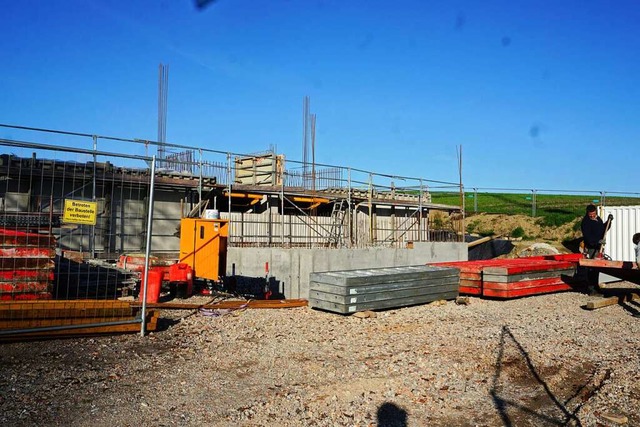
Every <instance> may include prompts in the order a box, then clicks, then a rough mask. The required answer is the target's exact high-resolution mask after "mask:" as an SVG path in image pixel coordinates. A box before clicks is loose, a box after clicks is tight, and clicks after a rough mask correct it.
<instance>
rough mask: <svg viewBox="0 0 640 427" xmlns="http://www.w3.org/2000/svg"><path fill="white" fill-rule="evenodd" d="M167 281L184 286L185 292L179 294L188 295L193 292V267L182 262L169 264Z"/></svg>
mask: <svg viewBox="0 0 640 427" xmlns="http://www.w3.org/2000/svg"><path fill="white" fill-rule="evenodd" d="M169 282H170V283H171V284H172V285H175V286H177V287H182V288H184V289H183V290H184V291H185V292H182V293H180V294H186V295H185V296H186V297H190V296H191V295H192V294H193V269H192V268H191V266H190V265H189V264H187V263H184V262H179V263H177V264H172V265H170V266H169Z"/></svg>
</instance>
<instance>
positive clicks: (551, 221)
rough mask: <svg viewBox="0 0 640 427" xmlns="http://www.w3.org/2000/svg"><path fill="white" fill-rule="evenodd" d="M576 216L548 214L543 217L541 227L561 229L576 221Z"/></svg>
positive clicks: (556, 213)
mask: <svg viewBox="0 0 640 427" xmlns="http://www.w3.org/2000/svg"><path fill="white" fill-rule="evenodd" d="M575 219H576V216H575V215H574V214H573V213H558V212H552V213H547V214H545V215H544V216H543V217H541V221H540V225H542V226H543V227H560V226H561V225H564V224H568V223H570V222H571V221H574V220H575Z"/></svg>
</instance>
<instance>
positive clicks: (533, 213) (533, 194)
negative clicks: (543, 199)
mask: <svg viewBox="0 0 640 427" xmlns="http://www.w3.org/2000/svg"><path fill="white" fill-rule="evenodd" d="M531 216H532V217H534V218H535V216H536V190H535V189H534V190H531Z"/></svg>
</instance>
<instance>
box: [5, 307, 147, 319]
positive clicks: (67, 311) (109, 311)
mask: <svg viewBox="0 0 640 427" xmlns="http://www.w3.org/2000/svg"><path fill="white" fill-rule="evenodd" d="M138 310H139V309H138V308H133V307H131V306H127V307H89V308H85V307H77V308H63V309H37V310H0V319H4V320H11V319H19V320H25V319H63V318H80V317H102V318H108V317H127V316H129V317H130V316H134V315H135V313H136V312H137V311H138Z"/></svg>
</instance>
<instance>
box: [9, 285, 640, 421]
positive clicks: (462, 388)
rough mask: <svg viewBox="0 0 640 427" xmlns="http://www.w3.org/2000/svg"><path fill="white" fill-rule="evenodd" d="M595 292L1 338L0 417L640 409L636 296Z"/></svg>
mask: <svg viewBox="0 0 640 427" xmlns="http://www.w3.org/2000/svg"><path fill="white" fill-rule="evenodd" d="M591 298H592V297H588V296H586V295H583V294H580V293H576V292H565V293H559V294H550V295H542V296H535V297H529V298H521V299H516V300H510V301H497V300H486V299H480V298H470V303H469V304H468V305H458V304H455V303H454V302H453V301H448V302H442V303H432V304H427V305H419V306H413V307H407V308H402V309H396V310H385V311H381V312H377V313H376V314H375V317H370V318H358V317H355V316H342V315H337V314H333V313H328V312H323V311H317V310H314V309H310V308H295V309H280V310H257V309H256V310H244V311H242V310H239V311H231V312H230V311H219V312H189V311H165V312H163V319H164V320H163V330H161V331H158V332H155V333H153V334H151V335H149V336H147V337H144V338H143V337H140V336H139V335H121V336H107V337H94V338H80V339H78V338H76V339H67V340H60V339H58V340H52V341H41V342H25V343H13V344H2V345H0V424H2V425H6V426H33V425H39V426H49V425H51V426H88V425H91V426H186V425H193V426H363V427H364V426H405V427H406V426H412V427H413V426H500V425H504V426H559V425H566V426H619V425H627V426H634V425H636V426H637V425H640V411H639V410H638V408H639V407H640V385H639V383H638V381H637V380H638V377H639V376H640V353H639V352H638V349H639V348H640V318H636V317H634V316H633V315H634V314H636V315H637V314H638V313H640V304H638V303H636V302H633V303H625V304H620V305H614V306H611V307H607V308H602V309H599V310H595V311H587V310H585V309H584V308H583V306H584V305H585V304H586V303H587V302H588V301H589V300H590V299H591Z"/></svg>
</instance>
